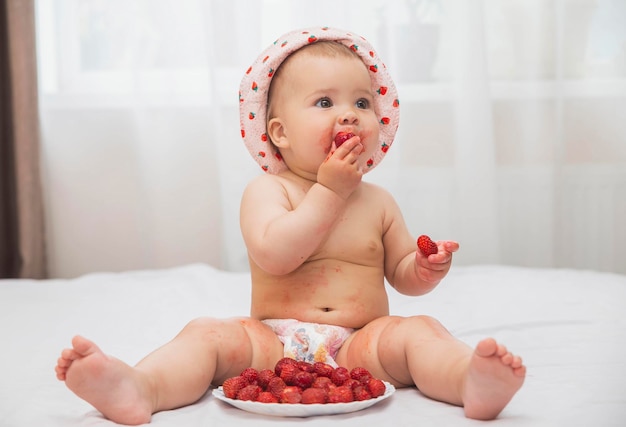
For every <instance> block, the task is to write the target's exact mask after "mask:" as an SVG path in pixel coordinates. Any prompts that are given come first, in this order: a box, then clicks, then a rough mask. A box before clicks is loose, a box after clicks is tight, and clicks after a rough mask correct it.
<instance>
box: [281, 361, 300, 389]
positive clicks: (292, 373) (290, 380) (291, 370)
mask: <svg viewBox="0 0 626 427" xmlns="http://www.w3.org/2000/svg"><path fill="white" fill-rule="evenodd" d="M298 372H302V371H301V370H300V369H299V368H298V365H284V366H283V368H282V369H281V371H280V377H281V378H282V379H283V380H284V381H285V383H287V385H295V383H294V379H295V377H296V374H297V373H298Z"/></svg>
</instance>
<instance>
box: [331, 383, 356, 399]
mask: <svg viewBox="0 0 626 427" xmlns="http://www.w3.org/2000/svg"><path fill="white" fill-rule="evenodd" d="M352 401H354V396H353V394H352V389H350V388H348V387H345V386H341V387H336V388H333V389H330V390H328V402H329V403H348V402H352Z"/></svg>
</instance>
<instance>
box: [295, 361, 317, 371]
mask: <svg viewBox="0 0 626 427" xmlns="http://www.w3.org/2000/svg"><path fill="white" fill-rule="evenodd" d="M298 368H300V370H301V371H304V372H310V373H313V372H315V368H314V367H313V364H312V363H309V362H305V361H304V360H301V361H299V362H298Z"/></svg>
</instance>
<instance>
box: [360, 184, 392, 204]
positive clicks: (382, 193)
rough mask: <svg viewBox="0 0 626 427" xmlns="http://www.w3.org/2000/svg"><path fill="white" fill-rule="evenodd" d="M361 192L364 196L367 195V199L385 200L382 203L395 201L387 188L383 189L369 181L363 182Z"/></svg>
mask: <svg viewBox="0 0 626 427" xmlns="http://www.w3.org/2000/svg"><path fill="white" fill-rule="evenodd" d="M361 191H362V192H363V195H365V196H366V197H373V198H376V199H379V200H380V199H383V200H381V201H384V200H393V196H392V195H391V193H390V192H389V191H387V190H386V189H385V188H383V187H381V186H380V185H377V184H374V183H371V182H368V181H362V182H361Z"/></svg>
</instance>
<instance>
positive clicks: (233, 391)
mask: <svg viewBox="0 0 626 427" xmlns="http://www.w3.org/2000/svg"><path fill="white" fill-rule="evenodd" d="M247 385H248V381H246V379H245V378H244V377H242V376H238V377H232V378H228V379H227V380H226V381H224V383H223V384H222V391H223V392H224V396H226V397H228V398H229V399H235V398H237V393H239V391H240V390H241V389H242V388H244V387H245V386H247Z"/></svg>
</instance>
